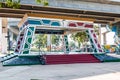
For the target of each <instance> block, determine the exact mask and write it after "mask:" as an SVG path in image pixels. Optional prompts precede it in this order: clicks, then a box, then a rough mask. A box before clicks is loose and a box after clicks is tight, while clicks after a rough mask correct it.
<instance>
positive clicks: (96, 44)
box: [86, 29, 103, 52]
mask: <svg viewBox="0 0 120 80" xmlns="http://www.w3.org/2000/svg"><path fill="white" fill-rule="evenodd" d="M86 33H87V35H88V38H89V39H90V42H91V45H92V48H93V49H94V52H103V49H102V47H101V45H100V44H99V42H98V40H97V36H96V34H95V32H94V30H89V29H88V30H86Z"/></svg>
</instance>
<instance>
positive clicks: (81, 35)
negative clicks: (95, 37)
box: [71, 31, 88, 47]
mask: <svg viewBox="0 0 120 80" xmlns="http://www.w3.org/2000/svg"><path fill="white" fill-rule="evenodd" d="M71 38H72V39H73V40H75V41H76V42H78V46H79V47H80V46H81V44H83V43H84V42H86V40H88V38H87V34H86V32H84V31H82V32H78V33H75V34H72V35H71Z"/></svg>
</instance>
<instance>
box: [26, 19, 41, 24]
mask: <svg viewBox="0 0 120 80" xmlns="http://www.w3.org/2000/svg"><path fill="white" fill-rule="evenodd" d="M28 24H34V25H41V22H40V21H36V20H28Z"/></svg>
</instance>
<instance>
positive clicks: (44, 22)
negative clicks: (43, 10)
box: [42, 20, 51, 24]
mask: <svg viewBox="0 0 120 80" xmlns="http://www.w3.org/2000/svg"><path fill="white" fill-rule="evenodd" d="M42 22H43V24H50V22H51V20H42Z"/></svg>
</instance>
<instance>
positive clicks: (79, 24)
mask: <svg viewBox="0 0 120 80" xmlns="http://www.w3.org/2000/svg"><path fill="white" fill-rule="evenodd" d="M68 27H82V28H93V24H92V23H86V22H68Z"/></svg>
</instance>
